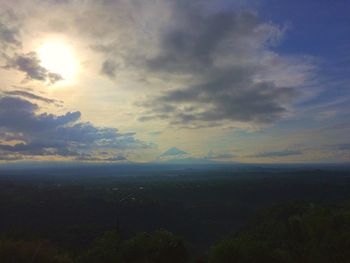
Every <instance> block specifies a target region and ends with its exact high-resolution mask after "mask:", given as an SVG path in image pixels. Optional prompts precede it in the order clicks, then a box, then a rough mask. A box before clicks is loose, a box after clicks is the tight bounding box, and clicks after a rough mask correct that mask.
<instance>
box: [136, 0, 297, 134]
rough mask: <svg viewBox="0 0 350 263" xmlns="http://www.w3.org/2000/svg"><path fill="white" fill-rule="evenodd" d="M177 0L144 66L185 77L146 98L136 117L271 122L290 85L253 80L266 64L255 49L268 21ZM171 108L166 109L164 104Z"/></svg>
mask: <svg viewBox="0 0 350 263" xmlns="http://www.w3.org/2000/svg"><path fill="white" fill-rule="evenodd" d="M185 7H186V4H185V3H182V2H181V4H180V5H179V4H178V5H177V6H176V8H175V10H176V11H174V12H173V20H172V22H173V23H170V25H168V26H165V27H164V29H163V31H162V33H161V34H160V46H161V48H160V50H159V52H158V54H157V55H155V56H154V57H153V58H150V59H147V62H146V68H147V69H148V71H149V72H151V73H152V74H158V76H163V77H164V76H176V75H179V76H191V82H194V83H198V84H190V83H183V84H182V87H180V88H177V89H171V90H168V91H166V92H163V93H161V94H159V95H158V96H157V95H155V96H153V97H150V98H149V101H148V102H147V103H145V104H143V106H144V107H146V108H148V110H146V111H145V112H144V115H143V116H142V117H140V120H141V121H148V120H153V119H166V120H168V121H169V122H170V123H172V124H176V125H184V126H186V125H190V124H191V125H192V124H193V123H195V124H196V125H197V127H202V126H203V124H204V123H213V122H215V123H216V125H217V123H218V122H222V121H239V122H250V123H260V124H263V123H271V122H274V121H276V120H278V119H280V118H281V117H283V116H284V115H285V114H286V113H287V112H288V104H289V103H290V102H291V101H293V99H294V98H295V97H296V95H297V91H296V89H295V87H289V86H283V85H277V84H276V82H275V81H273V80H259V81H258V80H257V78H256V76H257V75H258V73H260V72H262V71H264V70H267V69H268V68H269V67H270V65H263V64H262V63H261V62H260V61H259V60H258V57H257V56H259V55H262V54H263V52H264V51H265V50H266V49H267V47H268V42H269V41H270V40H271V39H270V38H272V36H270V37H269V35H273V34H272V33H271V30H272V26H270V27H268V26H266V25H265V26H263V25H262V24H260V23H259V21H258V17H257V16H256V15H255V14H253V13H250V12H241V13H237V12H234V11H225V12H218V13H206V12H204V11H201V10H200V9H195V8H193V7H192V6H189V8H188V9H185ZM169 109H171V110H169Z"/></svg>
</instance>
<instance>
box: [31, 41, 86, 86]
mask: <svg viewBox="0 0 350 263" xmlns="http://www.w3.org/2000/svg"><path fill="white" fill-rule="evenodd" d="M37 53H38V56H39V59H40V65H41V66H42V67H44V68H46V69H47V70H48V71H50V72H53V73H57V74H59V75H61V76H62V78H63V79H64V80H63V81H64V82H72V81H74V79H75V77H76V75H77V72H78V69H79V63H78V60H77V59H76V55H75V52H74V50H73V48H72V46H71V45H70V44H69V43H67V42H66V41H64V40H57V39H50V40H46V41H44V42H43V44H42V45H40V46H39V48H38V49H37Z"/></svg>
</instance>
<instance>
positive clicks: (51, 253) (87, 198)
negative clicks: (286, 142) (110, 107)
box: [0, 167, 350, 263]
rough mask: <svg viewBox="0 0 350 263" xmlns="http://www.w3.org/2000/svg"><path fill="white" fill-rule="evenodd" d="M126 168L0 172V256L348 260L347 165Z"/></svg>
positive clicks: (101, 261)
mask: <svg viewBox="0 0 350 263" xmlns="http://www.w3.org/2000/svg"><path fill="white" fill-rule="evenodd" d="M126 172H127V173H128V174H129V175H130V176H119V174H118V173H117V172H116V174H115V175H114V174H113V173H112V172H111V171H109V172H106V173H103V172H102V173H101V174H88V173H87V172H84V171H83V170H75V171H73V170H70V169H68V170H64V169H63V170H57V171H55V172H52V171H51V172H50V171H43V170H40V171H39V170H38V171H32V172H31V173H28V172H25V173H24V172H23V171H13V170H11V171H2V172H0V211H1V217H0V262H1V263H21V262H23V263H26V262H28V263H32V262H36V263H51V262H52V263H109V262H111V263H112V262H113V263H118V262H125V263H128V262H130V263H132V262H135V263H138V262H140V263H152V262H154V263H163V262H164V263H167V262H169V263H172V262H174V263H175V262H176V263H181V262H198V263H199V262H219V263H226V262H233V263H235V262H238V263H240V262H247V263H248V262H256V263H259V262H269V263H273V262H276V263H278V262H281V263H282V262H283V263H284V262H286V263H289V262H291V263H292V262H293V263H294V262H295V263H297V262H298V263H299V262H301V263H302V262H306V263H308V262H310V263H311V262H321V263H322V262H334V263H337V262H339V263H342V262H350V202H349V201H348V200H350V172H349V171H348V169H335V168H332V169H330V168H322V169H314V168H312V169H311V168H307V169H304V168H303V169H301V168H283V169H282V168H271V167H269V168H256V167H255V168H254V169H253V168H252V169H239V170H237V169H231V168H227V167H226V168H215V169H214V168H212V169H202V170H201V169H188V168H186V169H163V170H161V171H160V170H152V169H149V170H147V171H137V172H136V171H126ZM140 175H142V176H140Z"/></svg>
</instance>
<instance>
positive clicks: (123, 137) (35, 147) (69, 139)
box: [0, 92, 149, 161]
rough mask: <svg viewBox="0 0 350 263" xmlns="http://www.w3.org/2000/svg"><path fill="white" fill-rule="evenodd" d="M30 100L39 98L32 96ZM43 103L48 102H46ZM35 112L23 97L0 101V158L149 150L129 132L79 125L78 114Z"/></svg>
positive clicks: (37, 108)
mask: <svg viewBox="0 0 350 263" xmlns="http://www.w3.org/2000/svg"><path fill="white" fill-rule="evenodd" d="M16 94H18V92H17V93H16ZM28 94H30V93H28V92H26V93H24V95H25V97H29V96H28ZM30 97H33V98H37V97H39V96H37V95H34V94H32V95H31V96H30ZM39 98H40V100H43V98H42V97H39ZM45 102H52V100H50V99H46V100H45ZM39 111H40V107H39V106H38V105H37V104H35V103H33V102H31V101H29V100H28V99H26V98H23V97H12V96H3V97H1V98H0V135H1V136H0V138H1V144H0V158H2V159H4V158H6V159H8V158H12V159H22V158H24V157H25V156H27V157H35V156H36V157H38V156H61V157H67V158H75V159H77V160H80V159H83V157H84V158H86V157H89V158H90V159H92V158H93V159H94V160H96V159H98V158H96V157H94V155H95V154H96V153H97V152H98V151H103V150H109V151H112V153H113V152H118V151H123V150H126V149H137V148H147V147H149V145H147V144H145V143H143V142H141V141H139V140H137V139H135V137H134V134H133V133H120V132H119V131H118V130H117V129H115V128H100V127H95V126H94V125H92V124H91V123H86V122H85V123H84V122H79V119H80V117H81V113H80V112H79V111H75V112H67V113H65V114H63V115H54V114H49V113H39ZM120 156H122V155H117V156H116V157H111V156H108V155H107V156H105V158H102V159H101V160H105V161H121V160H122V158H121V157H120ZM123 160H124V159H123Z"/></svg>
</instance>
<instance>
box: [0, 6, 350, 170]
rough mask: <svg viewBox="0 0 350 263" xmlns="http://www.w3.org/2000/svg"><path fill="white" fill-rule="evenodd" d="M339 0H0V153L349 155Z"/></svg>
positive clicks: (237, 157)
mask: <svg viewBox="0 0 350 263" xmlns="http://www.w3.org/2000/svg"><path fill="white" fill-rule="evenodd" d="M349 11H350V2H349V1H348V0H338V1H328V0H308V1H280V0H251V1H248V0H218V1H209V0H194V1H185V0H172V1H170V0H149V1H144V0H100V1H96V0H0V162H5V163H6V162H10V161H11V162H12V161H34V160H40V161H52V160H59V161H82V162H83V161H87V162H128V161H131V162H154V161H156V162H158V161H169V160H174V159H177V160H184V161H185V160H186V161H193V162H203V161H204V162H214V161H215V162H244V163H291V162H293V163H294V162H349V161H350V136H349V134H350V77H349V76H350V53H349V50H350V26H349V25H350V16H349Z"/></svg>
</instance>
